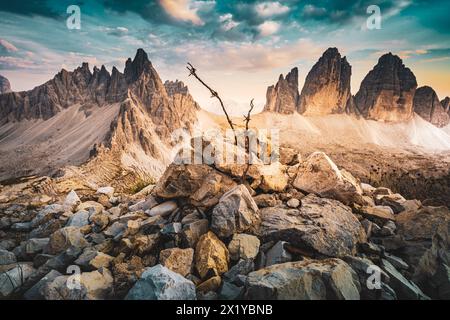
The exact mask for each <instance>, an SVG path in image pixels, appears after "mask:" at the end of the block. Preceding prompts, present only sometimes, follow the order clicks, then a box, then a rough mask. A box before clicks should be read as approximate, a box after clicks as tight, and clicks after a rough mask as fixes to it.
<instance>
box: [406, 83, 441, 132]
mask: <svg viewBox="0 0 450 320" xmlns="http://www.w3.org/2000/svg"><path fill="white" fill-rule="evenodd" d="M414 112H415V113H417V114H418V115H419V116H421V117H422V118H423V119H425V120H427V121H428V122H431V123H432V124H434V125H435V126H436V127H439V128H442V127H445V126H446V125H448V124H449V122H450V117H449V114H448V112H447V111H446V107H445V106H443V105H442V104H441V102H439V99H438V96H437V94H436V92H435V91H434V90H433V88H430V87H428V86H424V87H420V88H418V89H417V91H416V94H415V95H414Z"/></svg>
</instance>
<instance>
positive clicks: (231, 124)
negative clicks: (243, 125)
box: [186, 62, 237, 145]
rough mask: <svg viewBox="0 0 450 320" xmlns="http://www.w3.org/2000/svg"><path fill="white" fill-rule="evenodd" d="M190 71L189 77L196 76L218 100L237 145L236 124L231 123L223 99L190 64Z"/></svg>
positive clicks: (188, 67)
mask: <svg viewBox="0 0 450 320" xmlns="http://www.w3.org/2000/svg"><path fill="white" fill-rule="evenodd" d="M186 68H187V69H188V70H189V76H194V77H195V78H196V79H197V80H198V81H199V82H200V83H201V84H202V85H203V86H204V87H205V88H206V89H208V90H209V92H210V93H211V98H216V99H217V100H219V103H220V106H221V107H222V111H223V113H224V114H225V116H226V118H227V122H228V125H229V126H230V128H231V130H233V134H234V143H235V144H236V145H237V136H236V131H235V130H234V124H233V122H232V121H231V118H230V116H229V115H228V112H227V109H226V108H225V106H224V104H223V101H222V99H221V98H220V96H219V94H218V93H217V91H215V90H213V89H212V88H211V87H210V86H208V85H207V84H206V83H205V82H204V81H203V80H202V79H201V78H200V77H199V76H198V75H197V69H195V68H194V66H193V65H192V64H191V63H189V62H188V66H187V67H186Z"/></svg>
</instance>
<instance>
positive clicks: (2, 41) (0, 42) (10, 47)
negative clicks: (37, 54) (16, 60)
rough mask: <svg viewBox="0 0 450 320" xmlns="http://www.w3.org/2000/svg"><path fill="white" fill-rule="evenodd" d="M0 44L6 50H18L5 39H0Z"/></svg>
mask: <svg viewBox="0 0 450 320" xmlns="http://www.w3.org/2000/svg"><path fill="white" fill-rule="evenodd" d="M0 46H1V47H3V49H5V50H6V51H8V52H17V51H19V49H17V48H16V46H15V45H13V44H12V43H11V42H8V41H6V40H5V39H0Z"/></svg>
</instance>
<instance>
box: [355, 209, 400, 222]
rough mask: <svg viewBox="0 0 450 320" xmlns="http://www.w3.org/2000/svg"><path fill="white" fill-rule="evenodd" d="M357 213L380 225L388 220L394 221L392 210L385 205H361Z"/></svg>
mask: <svg viewBox="0 0 450 320" xmlns="http://www.w3.org/2000/svg"><path fill="white" fill-rule="evenodd" d="M358 213H360V214H361V215H362V216H363V217H365V218H367V219H369V220H372V221H373V222H375V223H377V224H380V225H382V224H384V223H386V222H388V221H395V216H394V212H393V211H392V209H391V207H387V206H375V207H361V208H358Z"/></svg>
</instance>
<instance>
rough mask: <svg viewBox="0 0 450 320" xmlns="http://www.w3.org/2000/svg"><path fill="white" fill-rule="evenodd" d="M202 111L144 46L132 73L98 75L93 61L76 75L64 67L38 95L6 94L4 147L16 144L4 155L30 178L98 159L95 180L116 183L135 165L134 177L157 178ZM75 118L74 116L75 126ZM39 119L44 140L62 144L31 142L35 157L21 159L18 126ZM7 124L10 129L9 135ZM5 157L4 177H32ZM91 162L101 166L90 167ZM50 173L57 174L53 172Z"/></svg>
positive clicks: (1, 105)
mask: <svg viewBox="0 0 450 320" xmlns="http://www.w3.org/2000/svg"><path fill="white" fill-rule="evenodd" d="M198 109H199V106H198V104H197V103H196V102H195V101H194V99H193V98H192V96H191V95H190V94H189V92H188V89H187V87H186V86H185V85H184V84H183V83H181V82H178V81H177V82H166V84H164V83H163V82H162V80H161V78H160V77H159V75H158V73H157V71H156V70H155V68H154V67H153V65H152V63H151V62H150V61H149V59H148V56H147V54H146V53H145V52H144V50H142V49H139V50H138V51H137V53H136V56H135V58H134V59H128V60H127V62H126V67H125V70H124V73H121V72H119V71H118V70H117V69H116V68H113V69H112V73H111V74H110V73H109V72H108V71H107V70H106V68H105V67H104V66H102V67H101V68H100V69H99V68H96V67H95V68H94V69H93V72H91V70H90V68H89V66H88V64H87V63H83V65H82V66H81V67H79V68H77V69H75V70H74V71H71V72H69V71H66V70H62V71H61V72H60V73H58V74H57V75H56V76H55V77H54V78H53V79H52V80H50V81H48V82H47V83H45V84H43V85H41V86H38V87H36V88H34V89H33V90H30V91H26V92H10V93H6V94H2V95H1V96H0V132H2V142H1V145H0V147H1V148H2V149H3V147H4V144H5V145H7V146H9V147H8V148H7V149H4V152H2V155H3V156H4V157H7V156H8V157H9V158H11V157H16V156H17V157H23V159H22V158H19V159H18V161H20V162H22V163H25V165H23V166H21V168H20V169H21V170H23V171H24V172H27V174H28V173H29V172H30V171H32V172H34V173H37V174H40V175H47V174H52V173H54V172H53V171H56V170H58V169H59V168H61V167H62V166H65V165H67V164H74V165H79V164H81V163H85V162H86V161H87V160H90V161H89V162H88V163H87V164H86V166H84V167H83V168H82V169H83V171H85V172H86V173H87V174H93V173H92V172H93V171H96V172H95V176H97V177H98V176H105V178H106V177H108V178H109V180H108V179H104V182H105V183H109V182H111V180H112V178H114V177H110V176H111V175H113V174H115V172H118V171H120V170H122V169H128V170H130V169H131V168H132V169H133V170H130V171H132V172H134V173H137V172H141V176H143V175H145V174H147V176H151V177H154V178H156V177H157V176H159V175H160V174H162V173H163V171H164V169H165V167H166V166H167V165H168V164H169V163H170V161H171V160H172V159H171V149H172V148H173V147H174V143H173V141H172V140H171V133H172V132H173V131H174V130H176V129H179V128H184V129H187V131H191V130H192V128H193V125H194V123H195V121H196V117H197V111H198ZM67 114H70V116H69V117H70V121H68V120H69V119H67V118H68V117H67V116H65V115H67ZM55 117H57V118H58V119H60V118H61V119H60V120H58V121H56V120H55V121H56V122H57V123H58V128H56V127H55V126H49V125H47V122H46V121H47V120H49V119H54V118H55ZM34 119H37V120H39V121H38V123H39V126H40V127H42V128H41V130H39V135H41V134H42V135H43V136H46V135H48V136H50V137H52V136H58V139H54V140H52V139H50V138H49V140H48V141H47V140H46V139H44V140H46V145H45V146H43V145H41V144H42V141H37V140H36V139H31V140H29V139H27V143H28V144H29V147H30V148H31V147H32V148H33V150H35V152H34V153H33V154H31V153H27V154H20V153H18V151H17V150H16V149H17V142H16V140H15V139H20V138H21V137H20V133H17V132H15V129H16V128H20V127H21V126H23V124H22V123H23V120H34ZM2 126H5V128H6V127H7V129H4V130H6V131H3V130H2ZM92 127H95V128H98V130H97V131H96V132H95V134H91V135H88V134H87V135H86V137H85V139H81V138H80V137H79V135H80V134H82V133H83V132H85V131H87V130H88V129H87V128H92ZM17 130H18V129H17ZM36 130H37V129H36ZM52 130H54V131H52ZM4 132H5V135H4V134H3V133H4ZM80 132H81V133H80ZM77 139H81V140H82V141H81V142H79V143H77V148H76V151H74V150H73V149H74V146H73V145H71V144H70V143H67V141H71V142H72V141H75V142H74V144H75V143H76V142H77V141H78V140H77ZM41 140H42V139H41ZM21 141H22V140H21ZM61 141H63V142H62V143H61ZM64 141H66V142H64ZM53 148H54V149H55V150H58V154H59V155H61V154H64V155H65V156H63V157H61V156H59V160H58V159H56V158H55V159H52V158H51V156H49V155H48V154H49V153H51V152H49V151H48V150H52V149H53ZM65 148H68V149H67V150H66V149H65ZM41 149H42V150H43V151H40V150H41ZM39 152H46V153H45V155H42V158H45V159H46V163H45V165H44V164H42V166H41V165H40V164H39V163H36V159H40V156H39ZM0 160H1V161H0V162H1V163H5V164H4V165H2V167H0V174H1V173H2V172H4V173H5V174H6V176H4V177H3V176H0V179H2V180H3V179H9V178H13V177H11V176H10V175H11V174H14V175H19V176H20V175H25V173H23V172H22V173H21V172H20V170H13V169H11V168H9V167H6V166H8V164H6V161H3V159H0ZM95 160H97V161H95ZM28 162H29V165H27V164H26V163H28ZM89 163H94V164H93V165H91V166H89ZM98 163H102V164H103V165H102V166H99V165H98ZM9 166H11V165H9ZM27 166H28V167H27ZM45 166H47V169H45ZM49 168H52V169H51V170H53V171H51V172H48V170H50V169H49ZM98 168H104V169H103V170H104V172H98ZM136 168H139V170H136ZM27 170H28V171H27ZM8 173H9V174H10V175H9V176H8V175H7V174H8ZM14 177H16V176H14Z"/></svg>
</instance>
